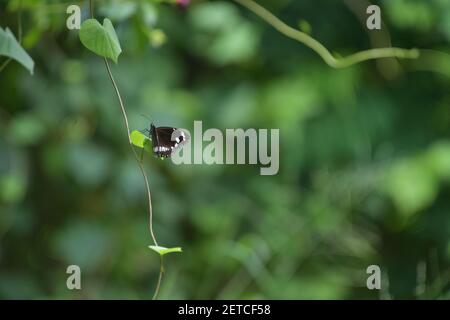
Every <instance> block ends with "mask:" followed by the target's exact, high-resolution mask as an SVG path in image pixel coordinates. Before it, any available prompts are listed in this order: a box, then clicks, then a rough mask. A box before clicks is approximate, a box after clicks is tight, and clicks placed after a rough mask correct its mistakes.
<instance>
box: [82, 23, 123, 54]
mask: <svg viewBox="0 0 450 320" xmlns="http://www.w3.org/2000/svg"><path fill="white" fill-rule="evenodd" d="M79 36H80V41H81V43H82V44H83V45H84V46H85V47H86V48H88V49H89V50H91V51H92V52H94V53H95V54H98V55H99V56H101V57H105V58H110V59H112V60H113V61H114V62H115V63H117V58H118V57H119V55H120V53H121V52H122V49H121V48H120V43H119V39H118V38H117V34H116V31H115V30H114V27H113V25H112V23H111V21H110V20H109V19H104V20H103V25H101V24H100V22H98V21H97V20H95V19H87V20H85V21H84V22H83V23H82V24H81V29H80V33H79Z"/></svg>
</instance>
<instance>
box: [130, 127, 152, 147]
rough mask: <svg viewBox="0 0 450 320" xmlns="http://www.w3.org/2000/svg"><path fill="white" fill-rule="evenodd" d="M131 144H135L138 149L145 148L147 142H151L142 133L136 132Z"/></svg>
mask: <svg viewBox="0 0 450 320" xmlns="http://www.w3.org/2000/svg"><path fill="white" fill-rule="evenodd" d="M130 139H131V143H133V144H134V145H135V146H136V147H139V148H144V147H145V144H146V142H147V141H149V139H148V137H147V136H146V135H144V134H143V133H142V132H140V131H137V130H134V131H133V132H131V135H130Z"/></svg>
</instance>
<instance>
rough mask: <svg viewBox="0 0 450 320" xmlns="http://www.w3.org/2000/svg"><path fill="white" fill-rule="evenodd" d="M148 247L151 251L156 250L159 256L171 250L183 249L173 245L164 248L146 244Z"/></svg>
mask: <svg viewBox="0 0 450 320" xmlns="http://www.w3.org/2000/svg"><path fill="white" fill-rule="evenodd" d="M148 247H149V248H150V249H152V250H153V251H155V252H157V253H158V254H159V255H161V256H163V255H165V254H168V253H173V252H183V250H181V247H174V248H165V247H160V246H148Z"/></svg>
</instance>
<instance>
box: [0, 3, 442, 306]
mask: <svg viewBox="0 0 450 320" xmlns="http://www.w3.org/2000/svg"><path fill="white" fill-rule="evenodd" d="M18 2H19V1H16V0H11V1H6V0H1V1H0V25H1V26H2V27H3V28H4V27H6V26H9V27H10V28H11V30H13V31H14V32H16V30H17V8H18ZM94 2H95V11H96V17H97V18H98V19H102V18H103V17H109V18H110V19H111V20H112V21H113V23H114V25H115V28H116V30H117V33H118V36H119V39H120V42H121V45H122V48H123V53H122V55H121V56H120V58H119V63H118V64H117V65H114V64H113V66H112V70H113V73H114V75H115V77H116V80H117V82H118V85H119V88H120V90H121V92H122V95H123V98H124V101H125V105H126V107H127V109H128V113H129V118H130V126H131V128H132V129H138V130H139V129H144V128H146V127H148V120H147V119H146V118H144V117H142V116H141V114H144V115H146V116H148V117H151V118H152V119H153V121H154V122H155V123H156V124H157V125H170V126H179V127H184V128H188V129H192V126H193V121H194V120H202V121H203V127H204V128H219V129H225V128H239V127H241V128H279V129H280V144H281V146H280V171H279V173H278V175H276V176H260V175H259V166H254V165H253V166H252V165H227V166H225V165H224V166H217V165H215V166H207V165H195V166H194V165H190V166H189V165H186V166H175V165H174V164H172V162H171V161H170V160H164V161H162V160H160V159H157V158H153V157H151V156H147V157H146V159H145V166H146V169H147V172H148V175H149V180H150V185H151V189H152V195H153V208H154V224H155V226H154V228H155V232H156V235H157V238H158V241H159V243H160V245H163V246H169V247H172V246H181V247H183V250H184V252H183V253H181V254H172V255H170V256H167V258H166V259H165V264H166V273H165V276H164V280H163V284H162V288H161V292H160V297H161V298H163V299H188V298H189V299H256V298H262V299H266V298H267V299H348V298H353V299H400V298H410V299H437V298H439V299H448V298H450V292H449V291H450V285H449V276H450V273H449V272H450V268H449V266H450V238H449V235H450V183H449V182H450V90H449V88H450V86H449V85H450V59H448V58H447V56H446V55H445V54H436V53H434V52H428V53H427V54H424V55H423V56H422V57H421V58H420V59H418V60H417V61H396V60H395V59H383V60H380V61H370V62H365V63H362V64H359V65H355V66H352V67H349V68H346V69H342V70H336V69H332V68H330V67H328V66H327V65H326V64H325V63H324V62H323V61H322V60H321V59H320V58H319V57H318V56H317V54H315V53H314V52H312V51H311V50H310V49H308V48H306V47H305V46H303V45H302V44H300V43H297V42H295V41H293V40H291V39H288V38H286V37H284V36H283V35H281V34H279V33H278V32H276V31H275V30H273V29H272V28H271V27H270V26H269V25H267V24H266V23H264V22H263V21H262V20H261V19H259V18H258V17H257V16H255V15H254V14H253V13H251V12H249V11H248V10H246V9H245V8H243V7H241V6H239V5H237V4H236V3H234V2H232V1H197V2H195V1H194V2H193V3H191V4H190V5H189V6H188V7H186V8H181V7H179V6H176V5H173V4H167V3H161V2H158V1H148V0H140V1H131V0H123V1H119V0H117V1H113V0H103V1H102V0H99V1H94ZM258 2H259V3H261V4H262V5H264V6H265V7H267V8H268V9H270V10H271V11H272V12H273V13H275V14H276V15H277V16H278V17H280V18H281V19H282V20H284V21H285V22H287V23H288V24H290V25H291V26H293V27H298V28H301V29H302V30H304V31H305V32H308V33H310V34H311V35H312V36H314V37H315V38H317V39H318V40H319V41H321V42H322V43H323V44H324V45H325V46H327V47H328V48H330V50H332V52H336V53H338V54H340V55H346V54H349V53H352V52H355V51H359V50H363V49H367V48H370V47H372V46H375V47H376V46H386V45H390V44H391V43H392V45H394V46H398V47H405V48H412V47H417V48H427V49H433V50H439V51H441V52H447V53H448V52H449V48H450V46H449V42H450V2H449V1H448V0H389V1H387V0H386V1H372V2H371V3H375V4H379V5H380V6H381V9H382V18H383V20H384V26H383V29H382V30H381V31H371V32H369V31H368V30H367V28H366V27H365V18H366V16H367V15H366V14H365V9H366V7H367V5H368V4H369V2H368V1H365V0H361V1H359V0H358V1H353V0H345V1H335V0H316V1H300V0H282V1H280V0H276V1H275V0H271V1H268V0H264V1H263V0H261V1H258ZM72 3H73V2H72ZM76 3H77V4H79V5H80V6H81V8H82V13H83V19H85V18H87V17H88V6H87V3H86V1H84V2H76ZM68 5H69V3H65V2H63V1H44V0H42V1H38V0H23V32H24V34H23V46H24V47H25V48H26V50H27V51H28V52H29V53H30V55H31V56H32V57H33V59H34V61H35V62H36V68H35V73H34V75H33V76H31V75H30V74H29V73H28V72H27V71H26V70H25V69H23V68H22V67H21V66H20V65H18V64H17V63H14V62H13V63H11V64H10V65H9V66H8V67H7V68H6V69H5V70H3V71H2V72H1V73H0V298H3V299H14V298H25V299H37V298H41V299H55V298H58V299H81V298H85V299H103V298H107V299H109V298H113V299H133V298H138V299H149V298H151V296H152V294H153V290H154V288H155V285H156V280H157V276H158V270H159V258H158V256H157V255H156V254H155V253H154V252H152V251H151V250H149V249H148V247H147V246H148V245H150V244H152V243H151V238H150V235H149V232H148V227H147V226H148V213H147V207H146V204H147V202H146V196H145V188H144V184H143V181H142V177H141V176H140V173H139V170H138V167H137V165H136V162H135V160H134V158H133V156H132V154H131V152H130V149H129V146H128V143H127V138H126V135H125V129H124V127H123V119H122V117H121V114H120V109H119V105H118V103H117V100H116V97H115V94H114V91H113V89H112V87H111V83H110V82H109V79H108V76H107V73H106V70H105V66H104V64H103V61H102V59H101V58H99V57H97V56H95V55H94V54H92V53H91V52H88V51H87V50H86V49H85V48H83V46H82V45H81V44H80V41H79V39H78V32H77V31H69V30H67V29H66V27H65V23H66V22H65V19H66V17H67V15H66V13H65V11H66V8H67V6H68ZM16 36H17V34H16ZM4 59H5V58H4V57H2V60H1V62H3V61H4ZM71 264H76V265H79V266H80V267H81V269H82V290H80V291H77V290H74V291H69V290H68V289H67V288H66V279H67V276H68V275H67V274H66V268H67V266H68V265H71ZM372 264H376V265H379V266H380V268H381V271H382V289H381V290H379V291H378V290H372V291H371V290H368V289H367V288H366V279H367V276H368V275H367V274H366V268H367V266H369V265H372Z"/></svg>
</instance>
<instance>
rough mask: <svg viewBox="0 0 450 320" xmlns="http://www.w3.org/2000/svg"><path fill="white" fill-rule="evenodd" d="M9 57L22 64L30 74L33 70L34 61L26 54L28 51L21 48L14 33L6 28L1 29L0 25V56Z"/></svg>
mask: <svg viewBox="0 0 450 320" xmlns="http://www.w3.org/2000/svg"><path fill="white" fill-rule="evenodd" d="M1 55H3V56H6V57H10V58H12V59H14V60H16V61H17V62H19V63H20V64H21V65H23V66H24V67H25V68H26V69H28V71H30V73H31V74H33V70H34V61H33V59H31V57H30V56H29V55H28V53H27V52H26V51H25V50H24V49H23V48H22V46H21V45H20V44H19V42H17V40H16V38H15V37H14V34H13V33H12V32H11V30H9V28H6V29H5V30H3V29H2V28H1V27H0V56H1Z"/></svg>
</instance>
